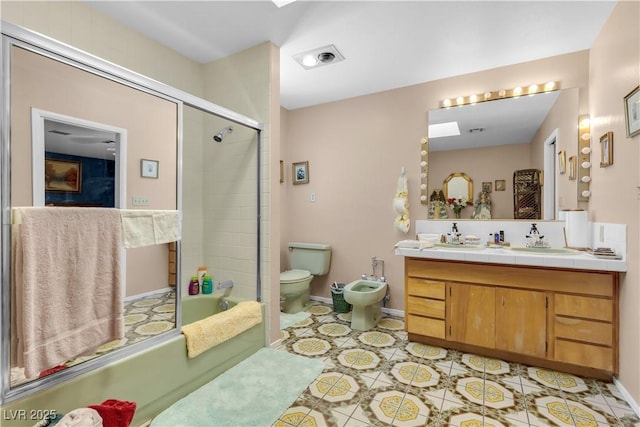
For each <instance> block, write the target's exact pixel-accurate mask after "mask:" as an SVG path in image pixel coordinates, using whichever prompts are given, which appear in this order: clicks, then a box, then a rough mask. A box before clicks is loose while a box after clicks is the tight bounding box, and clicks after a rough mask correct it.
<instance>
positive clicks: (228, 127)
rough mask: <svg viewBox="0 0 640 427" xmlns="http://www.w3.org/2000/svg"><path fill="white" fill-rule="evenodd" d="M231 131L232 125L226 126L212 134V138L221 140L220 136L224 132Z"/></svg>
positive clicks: (216, 140)
mask: <svg viewBox="0 0 640 427" xmlns="http://www.w3.org/2000/svg"><path fill="white" fill-rule="evenodd" d="M231 132H233V126H227V127H226V128H224V129H221V130H220V132H218V133H216V134H215V135H213V140H214V141H215V142H222V138H223V137H224V134H225V133H231Z"/></svg>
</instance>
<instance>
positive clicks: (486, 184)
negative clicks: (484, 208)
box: [482, 182, 492, 193]
mask: <svg viewBox="0 0 640 427" xmlns="http://www.w3.org/2000/svg"><path fill="white" fill-rule="evenodd" d="M491 187H492V182H483V183H482V191H483V192H484V193H491Z"/></svg>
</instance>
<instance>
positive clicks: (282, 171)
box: [280, 160, 284, 182]
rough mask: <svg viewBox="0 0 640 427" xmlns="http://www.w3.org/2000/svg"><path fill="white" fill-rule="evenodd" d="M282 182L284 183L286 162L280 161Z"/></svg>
mask: <svg viewBox="0 0 640 427" xmlns="http://www.w3.org/2000/svg"><path fill="white" fill-rule="evenodd" d="M280 182H284V160H280Z"/></svg>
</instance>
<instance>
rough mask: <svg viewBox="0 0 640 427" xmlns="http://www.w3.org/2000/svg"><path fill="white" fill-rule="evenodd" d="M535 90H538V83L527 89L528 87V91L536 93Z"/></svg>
mask: <svg viewBox="0 0 640 427" xmlns="http://www.w3.org/2000/svg"><path fill="white" fill-rule="evenodd" d="M537 91H538V85H531V86H529V89H528V92H529V93H536V92H537Z"/></svg>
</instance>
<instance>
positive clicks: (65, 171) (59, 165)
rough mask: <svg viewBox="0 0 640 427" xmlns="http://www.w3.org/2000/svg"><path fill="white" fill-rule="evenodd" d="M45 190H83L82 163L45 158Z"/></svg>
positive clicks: (68, 191) (71, 191)
mask: <svg viewBox="0 0 640 427" xmlns="http://www.w3.org/2000/svg"><path fill="white" fill-rule="evenodd" d="M44 190H45V191H58V192H65V193H79V192H80V191H82V163H81V162H79V161H72V160H59V159H44Z"/></svg>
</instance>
